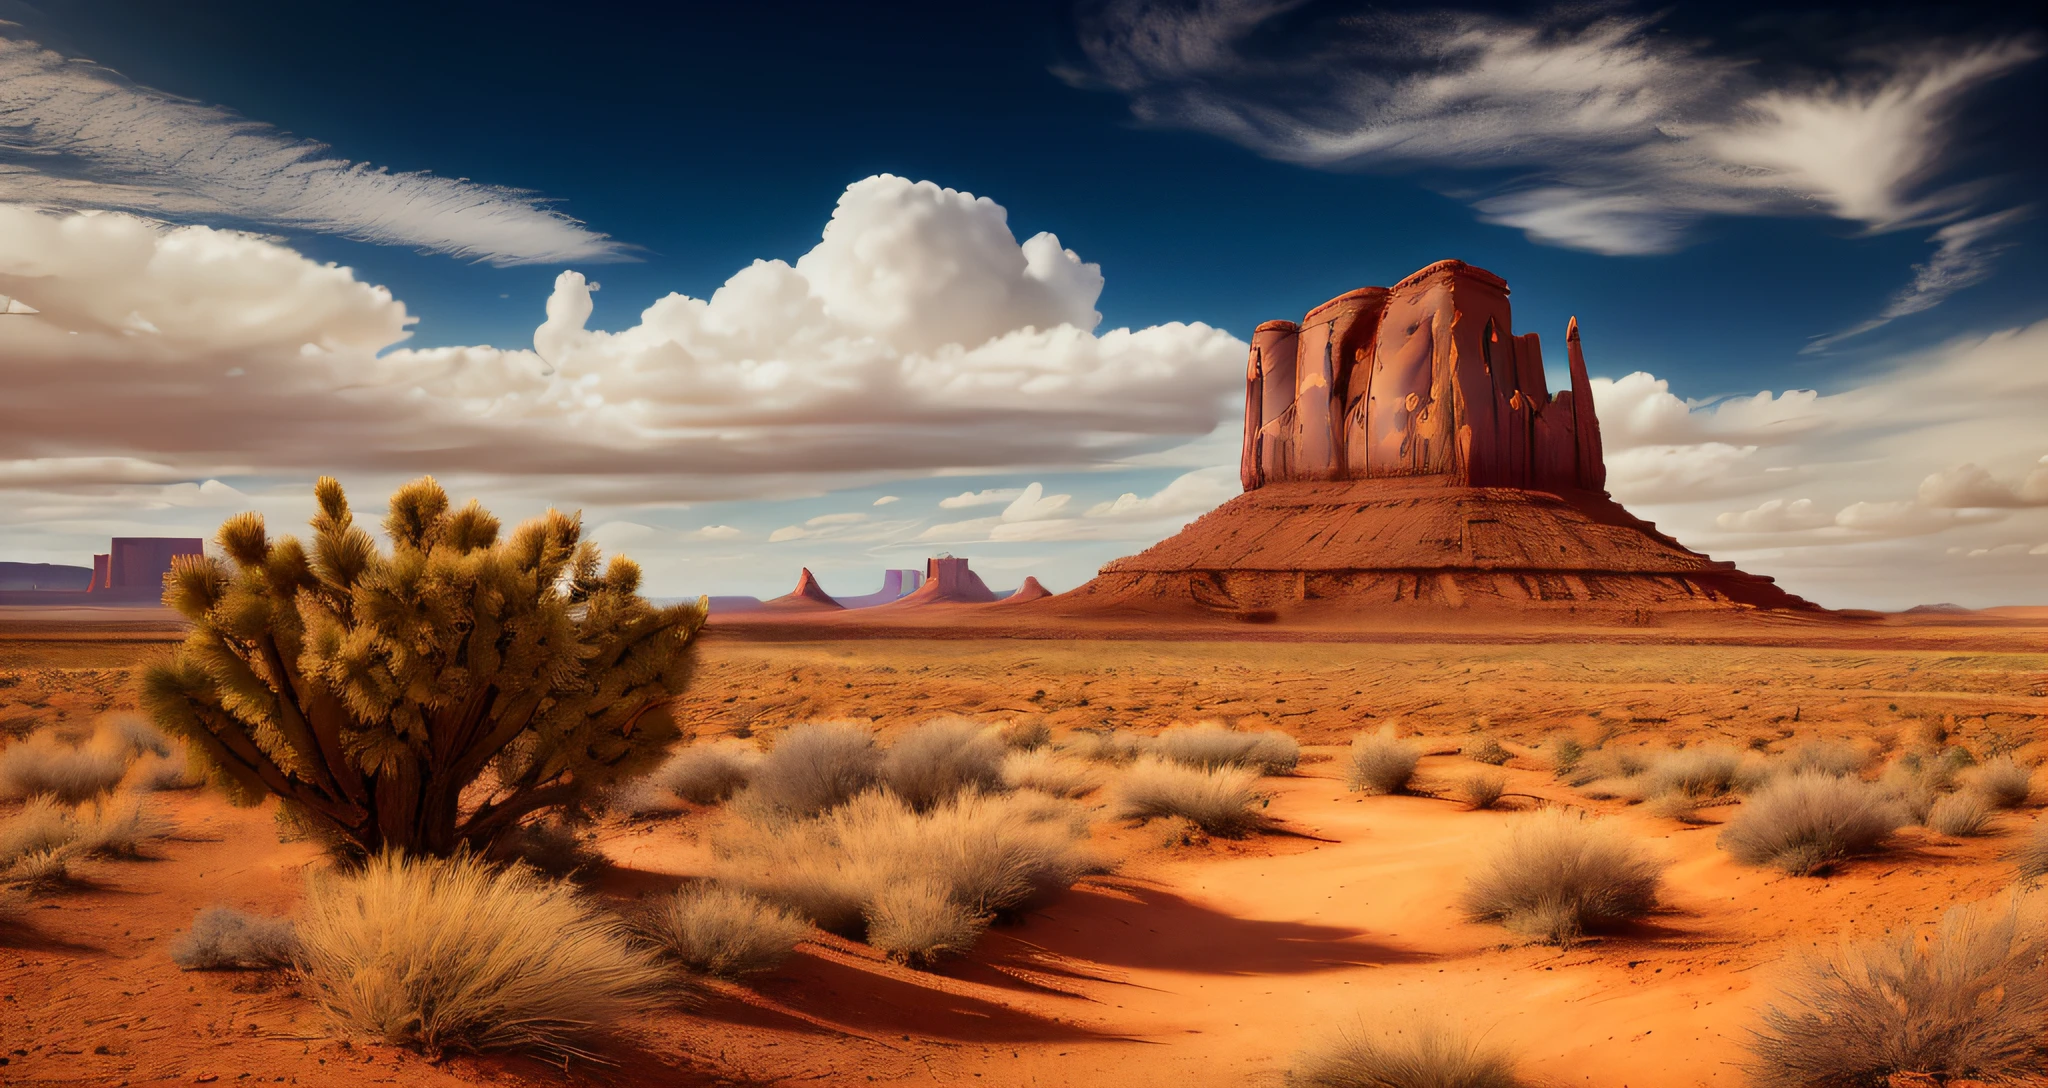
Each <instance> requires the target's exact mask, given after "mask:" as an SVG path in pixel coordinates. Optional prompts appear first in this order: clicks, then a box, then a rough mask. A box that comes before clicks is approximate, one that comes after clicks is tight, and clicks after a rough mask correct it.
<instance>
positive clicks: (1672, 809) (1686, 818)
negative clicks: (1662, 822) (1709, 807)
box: [1644, 792, 1707, 824]
mask: <svg viewBox="0 0 2048 1088" xmlns="http://www.w3.org/2000/svg"><path fill="white" fill-rule="evenodd" d="M1644 807H1645V808H1647V809H1649V810H1650V814H1651V815H1653V816H1662V817H1664V818H1665V819H1667V820H1677V821H1678V822H1679V823H1682V824H1700V823H1706V822H1707V821H1706V820H1704V819H1702V818H1701V816H1700V799H1699V798H1697V797H1694V796H1693V795H1691V794H1689V793H1679V792H1672V793H1660V794H1658V795H1657V796H1655V797H1652V798H1650V801H1649V803H1648V804H1647V805H1645V806H1644Z"/></svg>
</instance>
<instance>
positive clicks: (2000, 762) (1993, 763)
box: [1962, 756, 2034, 808]
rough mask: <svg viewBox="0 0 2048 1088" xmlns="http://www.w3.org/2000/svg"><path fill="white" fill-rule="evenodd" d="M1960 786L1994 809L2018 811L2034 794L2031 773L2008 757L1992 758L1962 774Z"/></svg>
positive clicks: (2032, 774) (2032, 775)
mask: <svg viewBox="0 0 2048 1088" xmlns="http://www.w3.org/2000/svg"><path fill="white" fill-rule="evenodd" d="M1962 778H1963V784H1964V786H1965V787H1966V788H1968V789H1969V790H1970V792H1972V793H1975V794H1977V795H1978V796H1980V797H1982V798H1983V799H1984V801H1985V803H1987V804H1989V805H1991V806H1992V807H1994V808H2018V807H2020V806H2021V805H2024V804H2026V803H2027V799H2028V798H2029V797H2031V796H2033V793H2034V772H2033V771H2031V770H2029V769H2028V768H2026V767H2022V766H2020V765H2019V762H2018V761H2017V760H2015V759H2013V758H2012V757H2011V756H1994V757H1992V758H1990V759H1987V760H1985V761H1984V762H1982V763H1979V764H1978V765H1976V766H1975V767H1972V768H1970V769H1969V770H1968V771H1966V772H1964V773H1963V776H1962Z"/></svg>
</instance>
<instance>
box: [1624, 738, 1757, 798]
mask: <svg viewBox="0 0 2048 1088" xmlns="http://www.w3.org/2000/svg"><path fill="white" fill-rule="evenodd" d="M1755 759H1756V757H1755V756H1751V755H1748V754H1746V753H1744V752H1742V751H1741V750H1740V749H1736V748H1721V747H1711V748H1686V749H1682V750H1680V751H1676V752H1663V753H1660V754H1658V755H1657V756H1656V758H1654V759H1652V760H1651V761H1650V766H1649V768H1648V769H1647V770H1645V771H1643V774H1642V780H1643V781H1642V787H1643V796H1645V797H1658V796H1662V795H1663V794H1667V793H1682V794H1684V795H1686V796H1687V797H1692V798H1698V799H1706V798H1710V797H1722V796H1726V795H1727V794H1730V793H1738V792H1744V791H1747V790H1750V789H1753V788H1755V787H1757V786H1759V785H1761V784H1762V783H1763V782H1764V780H1765V779H1767V778H1768V777H1769V774H1768V772H1767V771H1766V770H1764V768H1763V767H1762V766H1761V765H1759V764H1758V763H1755V762H1752V761H1754V760H1755Z"/></svg>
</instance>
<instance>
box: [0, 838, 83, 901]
mask: <svg viewBox="0 0 2048 1088" xmlns="http://www.w3.org/2000/svg"><path fill="white" fill-rule="evenodd" d="M71 858H72V851H71V850H70V849H68V848H64V847H60V848H58V849H55V850H37V851H35V852H33V853H29V854H23V855H22V856H21V857H18V858H16V859H15V860H14V864H13V865H10V866H8V867H7V871H6V872H5V873H0V880H4V881H5V882H6V883H7V884H8V885H9V886H11V887H15V888H19V889H21V890H22V891H25V892H27V893H29V894H30V895H47V894H49V893H51V892H55V891H60V890H62V889H64V888H68V887H70V886H71V883H72V879H71Z"/></svg>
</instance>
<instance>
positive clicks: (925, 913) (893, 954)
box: [865, 876, 989, 967]
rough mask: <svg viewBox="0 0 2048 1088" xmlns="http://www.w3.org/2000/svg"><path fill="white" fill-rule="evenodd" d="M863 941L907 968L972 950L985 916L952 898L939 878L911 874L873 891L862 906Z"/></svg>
mask: <svg viewBox="0 0 2048 1088" xmlns="http://www.w3.org/2000/svg"><path fill="white" fill-rule="evenodd" d="M865 913H866V918H867V924H868V943H869V944H872V945H874V946H875V947H876V948H879V949H881V950H882V951H883V952H886V953H888V955H889V957H890V958H891V959H897V960H902V961H903V962H905V963H908V964H910V965H911V966H913V967H930V966H932V965H933V964H936V963H937V962H939V961H940V960H942V959H945V958H946V957H948V956H962V955H966V954H967V953H968V952H971V951H973V949H974V942H975V941H977V940H979V939H980V938H981V931H982V930H984V929H987V928H988V922H989V919H988V916H987V915H985V914H979V913H976V912H975V910H974V909H973V908H972V907H970V906H968V905H967V904H965V903H962V902H960V900H958V899H957V898H955V897H954V896H953V895H952V893H951V891H950V890H949V889H948V888H947V887H946V884H945V882H944V881H943V880H940V879H937V878H935V877H930V876H913V877H910V878H909V879H907V880H904V881H901V882H898V883H893V884H890V885H888V886H886V887H883V888H879V889H877V890H876V891H875V894H874V895H873V896H872V897H871V898H870V899H869V900H868V903H867V906H866V910H865Z"/></svg>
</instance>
